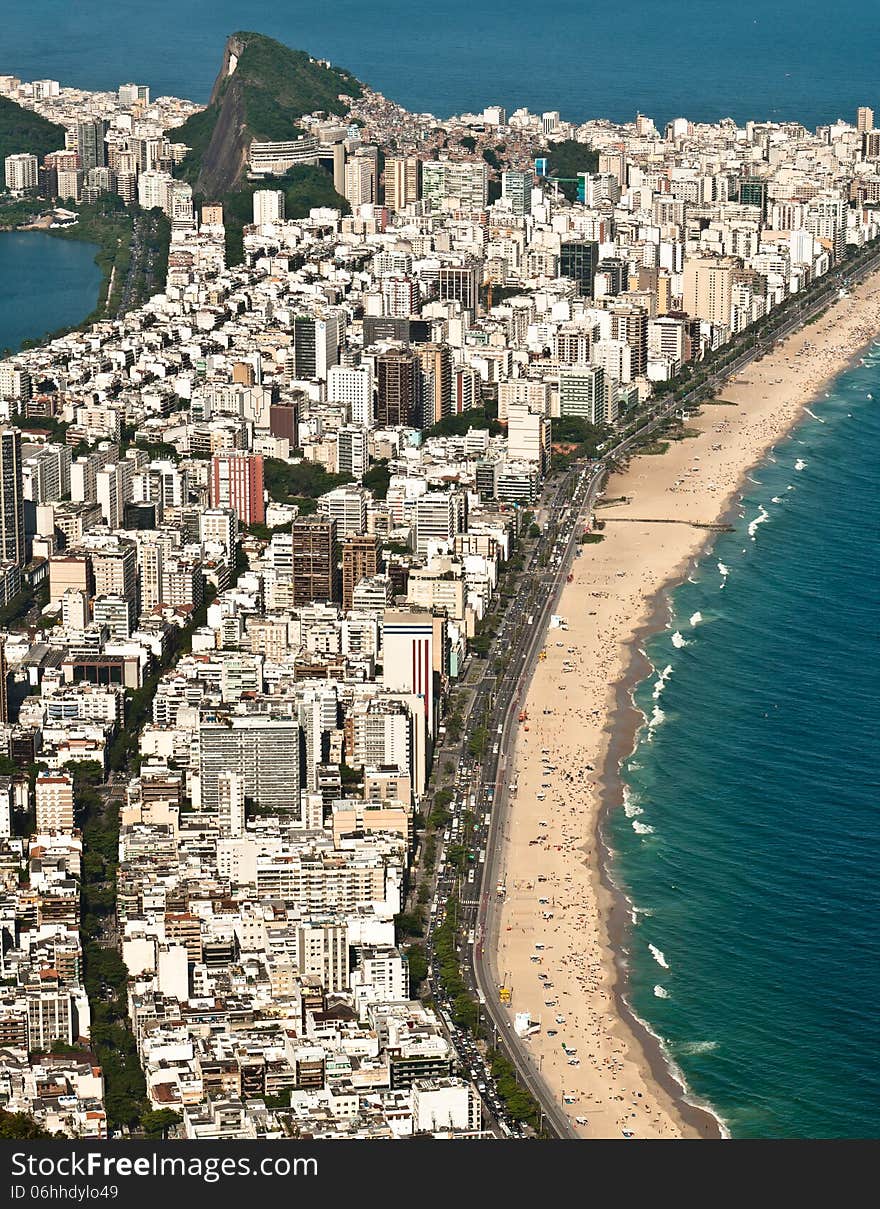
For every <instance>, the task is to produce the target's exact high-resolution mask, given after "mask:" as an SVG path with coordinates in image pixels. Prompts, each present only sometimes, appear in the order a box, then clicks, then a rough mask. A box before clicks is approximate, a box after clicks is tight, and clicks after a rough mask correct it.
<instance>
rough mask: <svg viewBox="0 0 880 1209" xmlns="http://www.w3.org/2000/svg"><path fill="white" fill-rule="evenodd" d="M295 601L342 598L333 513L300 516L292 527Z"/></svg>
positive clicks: (298, 602)
mask: <svg viewBox="0 0 880 1209" xmlns="http://www.w3.org/2000/svg"><path fill="white" fill-rule="evenodd" d="M290 536H291V545H292V554H293V603H294V605H303V604H310V603H311V602H312V601H315V600H338V599H339V592H338V589H337V582H338V575H337V563H338V561H339V558H338V546H337V541H336V521H335V520H332V519H331V518H329V517H300V518H299V519H298V520H295V521H294V522H293V527H292V529H291V533H290Z"/></svg>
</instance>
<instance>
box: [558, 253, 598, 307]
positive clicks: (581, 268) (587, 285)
mask: <svg viewBox="0 0 880 1209" xmlns="http://www.w3.org/2000/svg"><path fill="white" fill-rule="evenodd" d="M598 263H599V245H598V243H595V242H594V241H593V240H591V239H565V240H563V241H562V244H561V246H560V255H559V275H560V277H570V278H571V279H572V281H576V282H577V287H578V293H579V294H580V295H581V297H582V298H592V296H593V275H594V274H595V272H596V266H597V265H598Z"/></svg>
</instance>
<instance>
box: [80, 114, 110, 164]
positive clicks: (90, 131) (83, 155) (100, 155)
mask: <svg viewBox="0 0 880 1209" xmlns="http://www.w3.org/2000/svg"><path fill="white" fill-rule="evenodd" d="M106 137H107V122H106V121H105V120H104V119H103V118H93V119H92V120H90V121H84V122H77V124H76V149H77V151H78V152H79V159H80V162H79V167H80V168H82V170H83V172H86V173H87V172H89V171H90V169H92V168H104V167H106V166H107V144H106V143H105V142H104V140H105V138H106Z"/></svg>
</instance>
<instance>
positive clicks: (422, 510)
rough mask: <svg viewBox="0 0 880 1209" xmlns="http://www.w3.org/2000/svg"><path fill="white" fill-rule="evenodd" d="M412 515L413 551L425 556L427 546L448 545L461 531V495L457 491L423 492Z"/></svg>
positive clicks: (462, 519) (462, 522) (462, 516)
mask: <svg viewBox="0 0 880 1209" xmlns="http://www.w3.org/2000/svg"><path fill="white" fill-rule="evenodd" d="M413 513H414V527H415V545H416V551H417V553H419V554H426V553H427V551H428V545H429V543H431V542H444V543H451V541H452V539H453V538H454V537H455V535H456V533H461V531H462V530H463V529H464V527H465V504H464V495H463V494H462V493H461V492H458V491H426V492H425V494H424V495H420V496H419V498H418V499H417V500H416V503H415V508H414V510H413Z"/></svg>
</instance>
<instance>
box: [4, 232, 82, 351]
mask: <svg viewBox="0 0 880 1209" xmlns="http://www.w3.org/2000/svg"><path fill="white" fill-rule="evenodd" d="M97 251H98V248H97V246H96V245H95V244H91V243H81V242H79V241H77V240H70V239H59V238H58V237H57V236H55V235H48V234H46V232H44V231H0V352H2V350H4V349H11V350H12V351H13V352H17V351H18V349H19V348H20V347H21V342H22V341H23V340H39V339H41V338H42V337H43V336H45V335H46V334H47V333H48V332H54V331H57V330H58V329H59V328H64V327H73V326H75V325H76V324H78V323H82V321H83V320H84V319H85V317H86V316H87V315H89V314H91V312H92V310H94V307H95V304H96V302H97V300H98V293H99V290H100V287H101V271H100V269H99V268H98V266H97V265H96V264H95V253H96V252H97Z"/></svg>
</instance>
